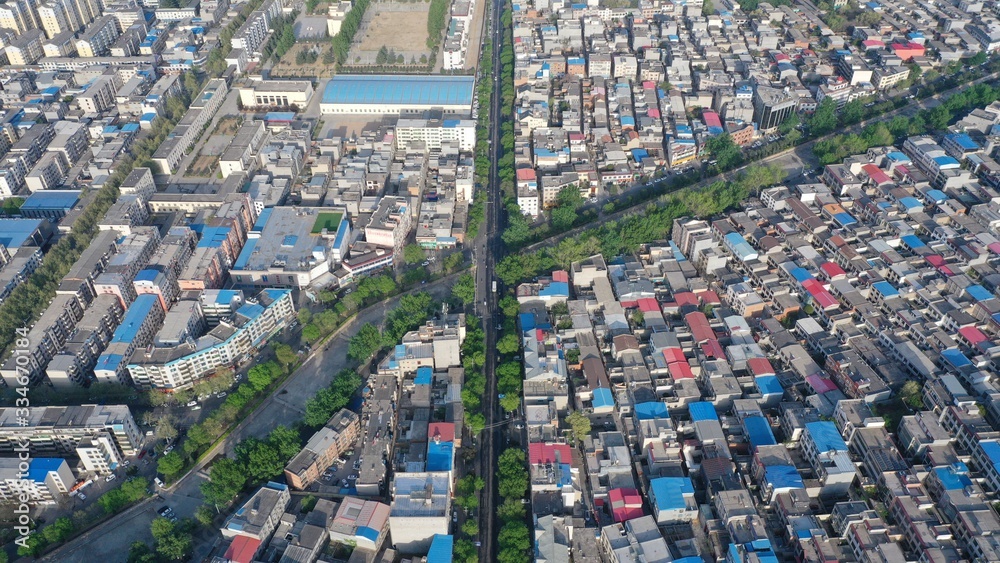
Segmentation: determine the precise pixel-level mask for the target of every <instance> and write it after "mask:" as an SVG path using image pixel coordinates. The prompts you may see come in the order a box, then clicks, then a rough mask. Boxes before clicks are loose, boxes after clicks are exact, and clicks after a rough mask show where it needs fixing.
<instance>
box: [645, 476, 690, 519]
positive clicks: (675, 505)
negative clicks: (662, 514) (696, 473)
mask: <svg viewBox="0 0 1000 563" xmlns="http://www.w3.org/2000/svg"><path fill="white" fill-rule="evenodd" d="M649 488H650V490H651V491H652V492H653V497H654V500H655V501H656V509H657V510H658V511H659V510H681V509H683V508H685V507H686V506H687V502H686V501H685V500H684V496H685V495H693V494H694V485H692V484H691V478H690V477H660V478H659V479H652V480H650V481H649Z"/></svg>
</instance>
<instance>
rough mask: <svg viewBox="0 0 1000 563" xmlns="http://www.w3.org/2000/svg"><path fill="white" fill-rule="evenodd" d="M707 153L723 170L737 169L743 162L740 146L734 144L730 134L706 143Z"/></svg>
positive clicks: (711, 139) (716, 137)
mask: <svg viewBox="0 0 1000 563" xmlns="http://www.w3.org/2000/svg"><path fill="white" fill-rule="evenodd" d="M705 151H706V152H707V153H708V154H709V155H710V156H711V158H713V159H715V160H716V161H718V162H717V166H718V167H719V169H721V170H731V169H733V168H736V167H737V166H739V165H740V164H741V162H742V161H743V153H742V150H741V149H740V147H739V145H737V144H736V143H734V142H733V138H732V137H731V136H730V135H729V133H723V134H722V135H715V136H713V137H709V139H708V140H707V141H705Z"/></svg>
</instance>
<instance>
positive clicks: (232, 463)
mask: <svg viewBox="0 0 1000 563" xmlns="http://www.w3.org/2000/svg"><path fill="white" fill-rule="evenodd" d="M248 477H249V476H248V475H247V473H246V468H245V467H243V465H242V464H240V463H238V462H237V461H236V460H233V459H230V458H228V457H226V458H222V459H220V460H218V461H216V462H215V463H214V464H213V465H212V469H211V471H210V472H209V479H210V480H209V481H207V482H205V483H202V484H201V494H202V496H204V497H205V502H208V503H210V504H215V505H219V506H226V505H227V504H229V503H230V502H232V500H233V499H234V498H236V495H238V494H239V492H240V491H242V490H243V486H244V485H246V482H247V478H248Z"/></svg>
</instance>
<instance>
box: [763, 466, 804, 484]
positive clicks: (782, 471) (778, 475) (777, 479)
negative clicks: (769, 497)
mask: <svg viewBox="0 0 1000 563" xmlns="http://www.w3.org/2000/svg"><path fill="white" fill-rule="evenodd" d="M764 479H765V480H766V481H767V483H768V484H769V485H771V486H772V487H773V488H775V489H804V488H805V485H804V484H803V483H802V476H801V475H799V472H798V471H796V470H795V466H793V465H771V466H768V467H766V468H765V469H764Z"/></svg>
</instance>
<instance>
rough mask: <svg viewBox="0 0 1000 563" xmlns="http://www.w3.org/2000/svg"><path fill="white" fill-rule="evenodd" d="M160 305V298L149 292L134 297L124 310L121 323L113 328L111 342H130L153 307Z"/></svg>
mask: <svg viewBox="0 0 1000 563" xmlns="http://www.w3.org/2000/svg"><path fill="white" fill-rule="evenodd" d="M159 306H160V298H159V297H157V296H156V295H152V294H150V293H144V294H142V295H140V296H139V297H136V298H135V301H133V302H132V305H130V306H129V308H128V311H125V318H124V319H122V324H120V325H118V328H117V329H115V335H114V337H113V338H112V339H111V342H132V341H133V340H135V337H136V335H138V334H139V327H141V326H142V324H143V323H144V322H145V321H146V318H147V317H149V314H150V313H151V312H152V311H153V307H159Z"/></svg>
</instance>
